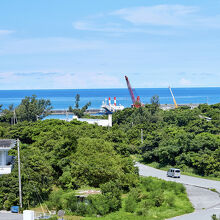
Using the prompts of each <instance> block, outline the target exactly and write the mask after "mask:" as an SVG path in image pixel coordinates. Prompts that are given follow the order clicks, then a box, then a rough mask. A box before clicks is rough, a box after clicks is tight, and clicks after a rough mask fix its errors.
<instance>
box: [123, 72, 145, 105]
mask: <svg viewBox="0 0 220 220" xmlns="http://www.w3.org/2000/svg"><path fill="white" fill-rule="evenodd" d="M125 80H126V83H127V86H128V90H129V93H130V96H131V99H132V102H133V105H132V107H135V108H139V107H141V101H140V96H137V99H135V96H134V93H133V89H132V87H131V84H130V82H129V80H128V77H127V76H125Z"/></svg>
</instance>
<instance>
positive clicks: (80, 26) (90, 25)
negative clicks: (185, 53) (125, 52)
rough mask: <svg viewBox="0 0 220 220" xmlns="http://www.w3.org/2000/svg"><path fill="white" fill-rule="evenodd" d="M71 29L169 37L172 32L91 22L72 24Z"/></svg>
mask: <svg viewBox="0 0 220 220" xmlns="http://www.w3.org/2000/svg"><path fill="white" fill-rule="evenodd" d="M73 27H74V28H75V29H76V30H81V31H95V32H109V33H147V34H152V35H170V34H173V32H172V31H167V30H152V29H149V28H148V29H143V28H137V27H124V26H123V25H119V24H116V23H104V24H100V23H98V22H97V23H95V22H91V21H76V22H73Z"/></svg>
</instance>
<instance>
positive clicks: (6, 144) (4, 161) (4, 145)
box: [0, 139, 16, 175]
mask: <svg viewBox="0 0 220 220" xmlns="http://www.w3.org/2000/svg"><path fill="white" fill-rule="evenodd" d="M15 145H16V140H13V139H0V175H2V174H9V173H11V169H12V162H13V158H14V157H13V156H9V155H8V151H9V150H10V149H12V148H13V147H15Z"/></svg>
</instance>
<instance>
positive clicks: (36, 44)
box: [0, 37, 106, 55]
mask: <svg viewBox="0 0 220 220" xmlns="http://www.w3.org/2000/svg"><path fill="white" fill-rule="evenodd" d="M1 44H2V45H1ZM0 46H1V47H0V55H5V54H36V53H55V52H58V53H59V52H61V53H62V52H71V51H77V50H94V49H101V48H103V47H105V46H106V44H105V43H103V42H101V41H94V40H93V41H84V40H79V39H74V38H56V37H51V38H32V39H23V40H20V39H9V40H6V41H4V42H3V41H2V42H0Z"/></svg>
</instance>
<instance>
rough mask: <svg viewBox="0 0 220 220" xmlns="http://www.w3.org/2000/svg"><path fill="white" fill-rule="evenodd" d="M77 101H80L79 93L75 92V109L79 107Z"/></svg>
mask: <svg viewBox="0 0 220 220" xmlns="http://www.w3.org/2000/svg"><path fill="white" fill-rule="evenodd" d="M79 101H80V95H79V94H76V97H75V108H76V109H78V108H79Z"/></svg>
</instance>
